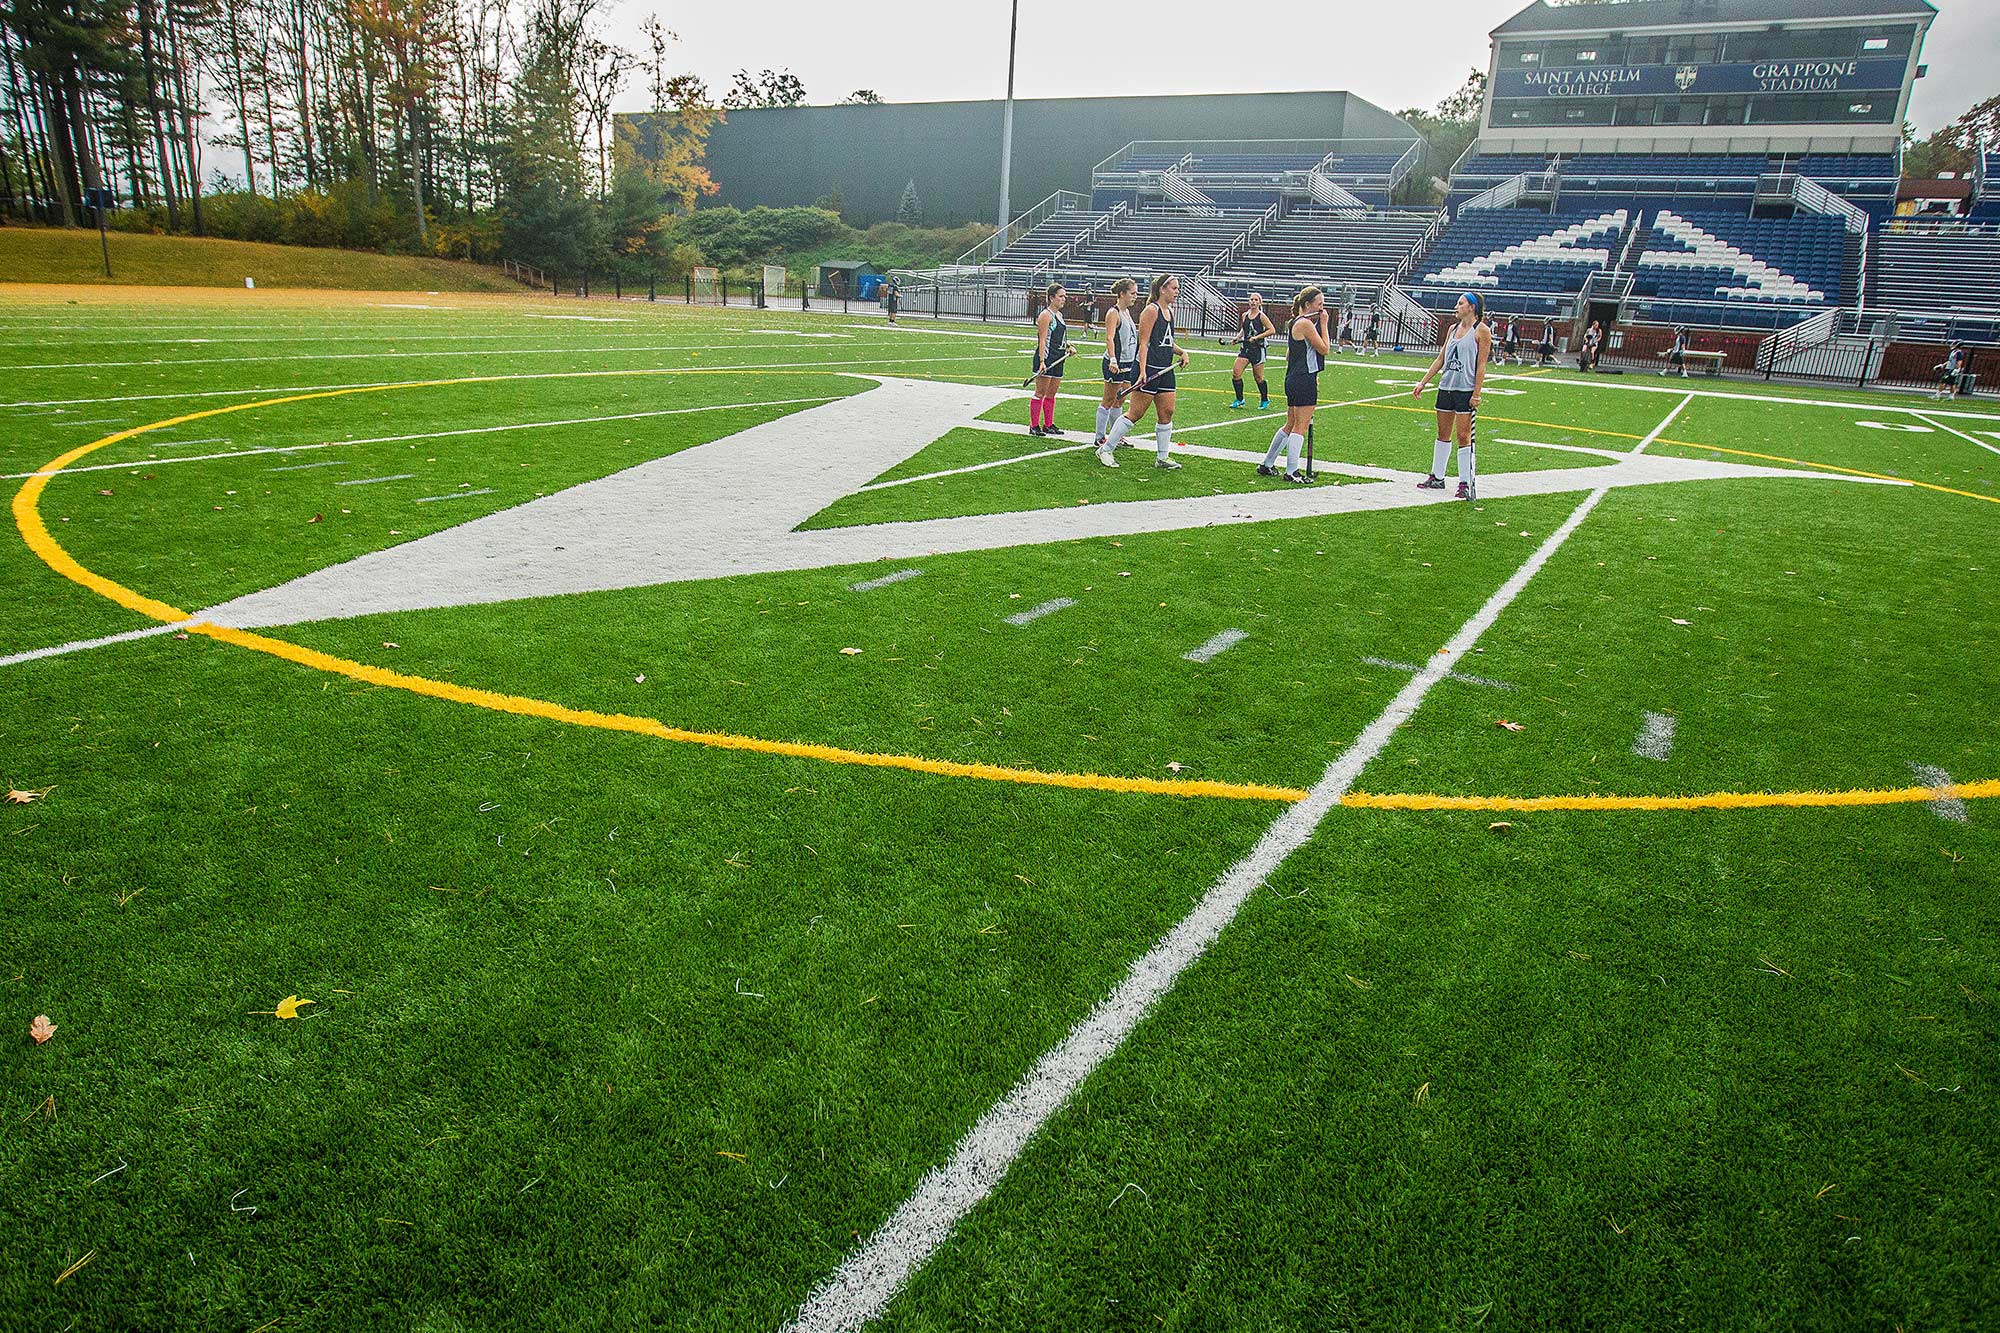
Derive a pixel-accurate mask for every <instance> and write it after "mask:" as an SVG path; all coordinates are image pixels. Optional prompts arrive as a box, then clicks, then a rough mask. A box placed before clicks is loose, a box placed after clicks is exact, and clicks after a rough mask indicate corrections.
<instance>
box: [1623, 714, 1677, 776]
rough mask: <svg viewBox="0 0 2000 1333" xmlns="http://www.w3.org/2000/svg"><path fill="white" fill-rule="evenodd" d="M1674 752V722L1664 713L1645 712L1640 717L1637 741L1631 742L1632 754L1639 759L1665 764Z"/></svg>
mask: <svg viewBox="0 0 2000 1333" xmlns="http://www.w3.org/2000/svg"><path fill="white" fill-rule="evenodd" d="M1673 752H1674V720H1673V719H1672V718H1671V717H1668V716H1667V715H1666V714H1665V713H1654V712H1650V711H1649V712H1646V713H1643V714H1641V715H1640V720H1639V739H1637V740H1635V741H1633V742H1632V753H1633V754H1636V755H1638V756H1639V757H1640V758H1641V759H1654V760H1658V761H1659V762H1660V763H1663V764H1664V763H1665V762H1666V761H1667V757H1668V756H1669V755H1671V754H1673Z"/></svg>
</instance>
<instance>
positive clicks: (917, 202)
mask: <svg viewBox="0 0 2000 1333" xmlns="http://www.w3.org/2000/svg"><path fill="white" fill-rule="evenodd" d="M896 221H898V222H900V223H903V224H904V225H905V226H910V227H921V226H923V225H924V204H923V200H921V199H919V198H917V182H916V178H915V177H911V179H910V183H909V184H908V185H905V186H904V187H903V200H902V202H901V203H899V204H897V205H896Z"/></svg>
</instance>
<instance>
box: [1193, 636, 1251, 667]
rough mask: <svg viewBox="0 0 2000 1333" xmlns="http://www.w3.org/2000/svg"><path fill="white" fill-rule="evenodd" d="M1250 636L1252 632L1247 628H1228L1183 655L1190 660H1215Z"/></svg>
mask: <svg viewBox="0 0 2000 1333" xmlns="http://www.w3.org/2000/svg"><path fill="white" fill-rule="evenodd" d="M1249 637H1250V634H1249V631H1247V630H1240V629H1226V630H1223V631H1222V632H1221V633H1220V634H1218V635H1216V636H1215V637H1214V638H1212V639H1210V640H1209V641H1208V642H1207V643H1204V644H1203V645H1202V646H1201V647H1199V648H1190V649H1189V650H1188V651H1187V652H1184V653H1182V654H1181V656H1182V657H1183V658H1185V659H1186V660H1188V661H1190V662H1213V661H1214V660H1215V659H1216V658H1218V657H1220V656H1222V655H1223V654H1224V653H1226V652H1228V651H1229V650H1230V649H1231V648H1234V647H1235V646H1236V645H1237V644H1239V643H1241V642H1243V641H1244V640H1245V639H1247V638H1249Z"/></svg>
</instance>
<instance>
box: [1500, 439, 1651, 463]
mask: <svg viewBox="0 0 2000 1333" xmlns="http://www.w3.org/2000/svg"><path fill="white" fill-rule="evenodd" d="M1494 443H1495V444H1519V445H1523V446H1525V447H1527V448H1529V449H1560V450H1562V451H1563V452H1564V453H1566V454H1596V455H1597V456H1598V457H1599V458H1623V457H1624V456H1625V455H1624V454H1621V453H1619V452H1618V451H1617V450H1616V449H1590V448H1586V447H1585V446H1583V445H1581V444H1549V443H1547V442H1546V441H1543V440H1510V439H1507V438H1505V437H1504V436H1503V437H1501V438H1500V439H1497V440H1495V441H1494Z"/></svg>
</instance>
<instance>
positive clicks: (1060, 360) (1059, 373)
mask: <svg viewBox="0 0 2000 1333" xmlns="http://www.w3.org/2000/svg"><path fill="white" fill-rule="evenodd" d="M1067 369H1069V358H1068V357H1066V356H1064V355H1063V354H1062V352H1060V351H1058V352H1057V353H1056V354H1055V356H1054V357H1053V358H1052V359H1051V364H1050V366H1049V368H1048V369H1047V370H1043V369H1042V354H1041V353H1040V352H1037V353H1035V374H1036V375H1037V376H1041V377H1045V378H1047V379H1052V380H1059V379H1061V378H1062V377H1063V372H1064V371H1065V370H1067Z"/></svg>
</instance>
